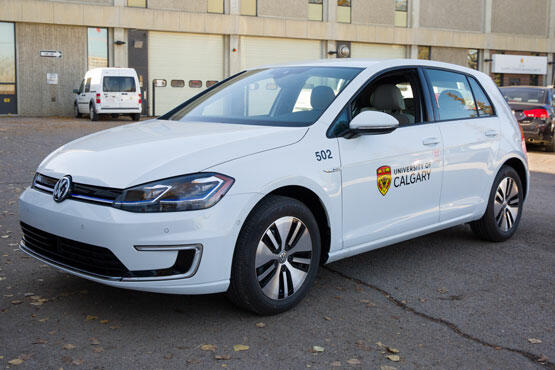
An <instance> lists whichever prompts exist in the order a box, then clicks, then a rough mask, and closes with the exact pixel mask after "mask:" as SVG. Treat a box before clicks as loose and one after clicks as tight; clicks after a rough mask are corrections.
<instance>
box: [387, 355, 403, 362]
mask: <svg viewBox="0 0 555 370" xmlns="http://www.w3.org/2000/svg"><path fill="white" fill-rule="evenodd" d="M386 358H387V359H388V360H391V361H393V362H399V361H400V360H401V358H400V357H399V356H398V355H389V356H386Z"/></svg>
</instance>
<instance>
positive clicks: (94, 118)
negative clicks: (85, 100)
mask: <svg viewBox="0 0 555 370" xmlns="http://www.w3.org/2000/svg"><path fill="white" fill-rule="evenodd" d="M89 118H90V119H91V121H98V113H96V108H95V107H94V104H91V105H90V106H89Z"/></svg>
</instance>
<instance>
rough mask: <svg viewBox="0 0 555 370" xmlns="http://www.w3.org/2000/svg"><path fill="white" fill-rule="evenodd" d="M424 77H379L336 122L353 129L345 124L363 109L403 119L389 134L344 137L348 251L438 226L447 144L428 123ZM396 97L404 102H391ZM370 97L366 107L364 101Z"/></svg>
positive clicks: (412, 73) (400, 73)
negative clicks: (444, 151)
mask: <svg viewBox="0 0 555 370" xmlns="http://www.w3.org/2000/svg"><path fill="white" fill-rule="evenodd" d="M421 75H422V72H421V71H419V70H417V69H405V70H403V69H401V70H396V71H394V72H389V73H386V74H385V75H382V76H379V77H378V78H374V79H373V81H372V82H371V83H370V84H369V85H368V86H367V87H365V88H364V89H363V90H362V91H361V92H360V93H359V96H358V97H356V98H355V100H353V102H352V103H351V105H350V106H349V107H347V109H348V110H350V111H351V112H349V111H348V110H347V111H344V112H343V113H342V115H340V116H339V117H338V121H336V123H335V125H338V127H340V126H341V125H344V126H348V122H341V120H343V121H348V120H349V119H350V117H353V116H354V115H356V114H357V112H358V111H363V110H380V111H384V112H385V113H388V114H391V115H393V116H394V117H396V118H398V119H399V120H400V121H401V123H400V126H399V128H397V129H396V130H394V131H393V132H391V133H388V134H381V135H362V136H359V137H355V138H346V137H341V138H339V149H340V154H341V172H342V203H343V247H344V248H350V247H355V246H361V245H366V246H369V245H371V244H372V243H377V242H379V241H380V240H381V241H383V240H386V239H389V238H393V237H396V236H402V234H405V233H410V232H412V231H415V230H418V229H423V228H426V227H428V226H430V225H434V224H436V223H437V222H438V218H439V197H440V190H441V181H442V178H441V177H442V166H443V163H442V152H441V151H442V140H441V133H440V131H439V128H438V126H437V125H436V124H434V123H432V122H429V117H430V110H431V108H430V106H429V105H427V104H426V103H425V102H426V100H425V97H424V95H425V94H427V93H428V92H427V91H426V89H423V88H422V84H421V83H422V78H421ZM382 85H388V86H387V87H380V86H382ZM392 86H394V87H392ZM388 94H390V95H392V96H389V97H388ZM395 96H397V97H399V96H401V97H402V101H399V102H397V103H393V104H390V103H388V100H391V99H393V100H394V99H395ZM368 99H369V100H370V103H369V104H368V105H367V106H366V107H361V105H364V103H361V100H362V101H364V100H368ZM388 104H389V106H388ZM426 106H427V107H426ZM403 107H404V109H403ZM394 108H395V109H394ZM349 116H350V117H349ZM411 116H412V118H411ZM337 131H341V130H337Z"/></svg>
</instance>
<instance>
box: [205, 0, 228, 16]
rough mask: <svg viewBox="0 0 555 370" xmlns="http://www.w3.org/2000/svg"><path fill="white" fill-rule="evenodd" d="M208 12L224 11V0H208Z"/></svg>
mask: <svg viewBox="0 0 555 370" xmlns="http://www.w3.org/2000/svg"><path fill="white" fill-rule="evenodd" d="M208 13H218V14H223V13H224V0H208Z"/></svg>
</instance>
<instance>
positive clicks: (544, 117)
mask: <svg viewBox="0 0 555 370" xmlns="http://www.w3.org/2000/svg"><path fill="white" fill-rule="evenodd" d="M500 90H501V92H502V93H503V96H504V97H505V100H507V102H508V103H509V105H510V107H511V109H512V110H513V113H514V115H515V118H516V119H517V121H518V123H519V124H520V127H522V131H523V132H524V137H525V138H526V142H527V143H532V144H539V145H543V146H545V148H546V149H547V151H549V152H553V151H555V139H554V135H553V131H554V128H555V108H554V106H553V105H554V103H555V102H554V101H553V94H554V93H555V90H554V89H553V88H550V87H538V86H511V87H502V88H500Z"/></svg>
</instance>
